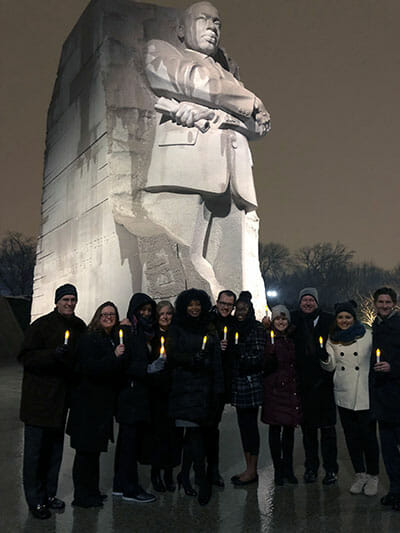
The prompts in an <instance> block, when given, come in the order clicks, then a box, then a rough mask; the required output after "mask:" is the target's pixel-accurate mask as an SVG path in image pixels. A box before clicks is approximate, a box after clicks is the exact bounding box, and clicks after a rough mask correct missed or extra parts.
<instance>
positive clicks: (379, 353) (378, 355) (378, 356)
mask: <svg viewBox="0 0 400 533" xmlns="http://www.w3.org/2000/svg"><path fill="white" fill-rule="evenodd" d="M376 362H377V363H380V362H381V351H380V349H379V348H377V350H376Z"/></svg>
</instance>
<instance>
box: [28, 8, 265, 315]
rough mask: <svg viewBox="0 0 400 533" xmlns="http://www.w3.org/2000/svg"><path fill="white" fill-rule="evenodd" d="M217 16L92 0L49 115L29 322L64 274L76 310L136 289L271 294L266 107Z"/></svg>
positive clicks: (212, 11)
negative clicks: (265, 239)
mask: <svg viewBox="0 0 400 533" xmlns="http://www.w3.org/2000/svg"><path fill="white" fill-rule="evenodd" d="M220 31H221V28H220V20H219V15H218V12H217V10H216V8H215V7H214V6H212V5H211V4H210V3H208V2H200V3H197V4H194V5H193V6H191V7H190V8H188V9H187V10H186V11H185V12H184V13H182V12H179V11H178V10H176V9H172V8H161V7H158V6H155V5H150V4H141V3H136V2H134V1H132V0H119V1H118V2H115V0H92V1H91V2H90V4H89V6H88V7H87V9H86V10H85V12H84V13H83V14H82V16H81V18H80V20H79V21H78V23H77V24H76V25H75V27H74V29H73V31H72V32H71V34H70V36H69V37H68V39H67V41H66V42H65V44H64V46H63V52H62V56H61V59H60V64H59V69H58V74H57V80H56V83H55V87H54V92H53V97H52V102H51V105H50V108H49V113H48V122H47V125H48V130H47V138H46V157H45V171H44V185H43V198H42V229H41V236H40V240H39V245H38V254H37V263H36V269H35V283H34V298H33V310H32V314H33V317H36V316H38V315H41V314H43V313H44V312H45V311H46V309H47V308H48V306H49V305H51V301H50V296H49V295H51V294H52V293H53V292H54V290H55V288H56V287H57V286H58V285H59V284H60V283H63V282H69V283H74V284H76V285H79V287H80V292H81V306H80V308H81V314H82V316H83V318H85V319H89V318H90V316H92V314H93V309H95V308H96V307H97V306H98V305H99V303H100V302H102V301H105V300H109V299H111V300H113V301H114V302H115V303H116V304H117V305H118V306H119V307H121V309H124V308H126V306H127V304H128V301H129V297H130V296H131V294H132V292H140V291H144V292H148V293H149V294H151V295H152V296H153V297H154V298H155V299H166V298H168V299H173V298H174V297H175V296H176V295H177V294H178V293H179V292H181V291H182V290H184V289H185V288H188V287H198V288H201V289H204V290H206V291H208V292H210V293H211V294H212V295H213V296H214V297H215V296H216V292H217V291H218V290H219V289H220V288H227V287H228V288H231V289H233V290H235V291H237V292H239V291H240V290H241V289H248V290H250V291H251V292H252V293H253V296H254V301H255V303H256V305H255V307H256V308H258V310H259V311H260V312H262V311H263V309H264V305H265V290H264V284H263V281H262V278H261V274H260V270H259V263H258V218H257V215H256V212H255V209H256V207H257V201H256V195H255V190H254V184H253V177H252V171H251V166H252V161H251V154H250V151H249V147H248V140H252V139H255V138H259V137H261V136H262V135H264V134H265V133H266V132H267V130H268V128H269V115H268V113H267V112H266V110H265V108H264V106H263V104H262V102H261V101H260V100H259V98H257V97H256V96H255V95H254V94H253V93H252V92H251V91H249V90H248V89H246V88H245V87H244V86H243V84H242V83H241V82H240V81H239V79H238V75H237V69H236V68H235V66H234V64H233V62H232V61H231V60H230V59H229V58H228V56H227V55H226V54H225V52H224V51H223V50H222V49H221V48H220V47H219V40H220Z"/></svg>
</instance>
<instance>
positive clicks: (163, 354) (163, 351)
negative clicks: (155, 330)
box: [160, 337, 166, 359]
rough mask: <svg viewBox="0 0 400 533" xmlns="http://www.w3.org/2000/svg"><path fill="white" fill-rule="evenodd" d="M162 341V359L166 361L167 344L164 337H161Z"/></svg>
mask: <svg viewBox="0 0 400 533" xmlns="http://www.w3.org/2000/svg"><path fill="white" fill-rule="evenodd" d="M160 340H161V347H160V357H162V358H163V359H165V357H166V354H165V346H164V344H165V339H164V337H161V339H160Z"/></svg>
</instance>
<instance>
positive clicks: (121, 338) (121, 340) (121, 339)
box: [118, 329, 124, 344]
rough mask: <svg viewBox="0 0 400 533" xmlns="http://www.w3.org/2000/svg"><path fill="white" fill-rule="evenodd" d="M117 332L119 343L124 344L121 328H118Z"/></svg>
mask: <svg viewBox="0 0 400 533" xmlns="http://www.w3.org/2000/svg"><path fill="white" fill-rule="evenodd" d="M118 334H119V343H120V344H124V332H123V331H122V329H120V330H119V332H118Z"/></svg>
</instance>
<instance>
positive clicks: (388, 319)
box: [370, 287, 400, 511]
mask: <svg viewBox="0 0 400 533" xmlns="http://www.w3.org/2000/svg"><path fill="white" fill-rule="evenodd" d="M396 303H397V294H396V293H395V291H394V290H393V289H391V288H389V287H382V288H380V289H378V290H376V291H375V293H374V305H375V309H376V312H377V316H376V319H375V321H374V323H373V326H372V333H373V352H372V357H371V367H372V368H371V372H370V402H371V411H372V415H373V417H374V418H376V420H378V423H379V436H380V441H381V449H382V457H383V461H384V463H385V468H386V472H387V474H388V476H389V480H390V487H389V493H388V494H387V495H386V496H384V497H383V498H382V499H381V503H382V504H383V505H391V506H392V507H393V509H395V510H397V511H400V451H399V450H400V448H399V447H400V313H399V312H398V311H396V310H395V306H396ZM377 350H380V353H379V352H378V354H379V357H377Z"/></svg>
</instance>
